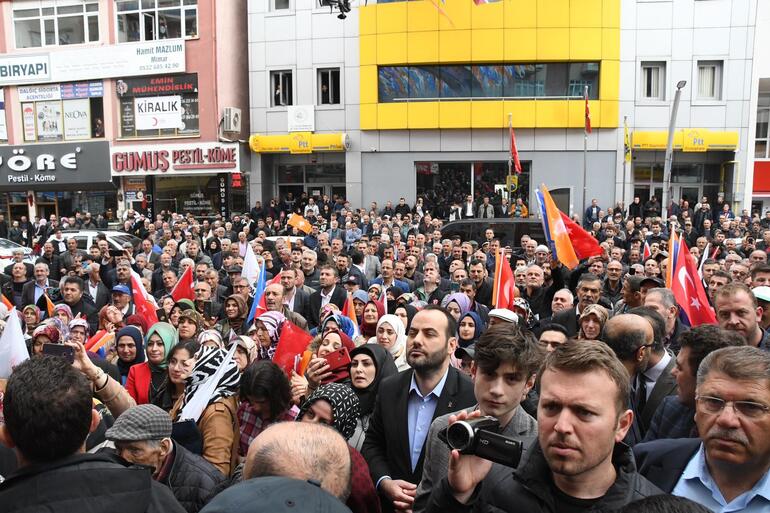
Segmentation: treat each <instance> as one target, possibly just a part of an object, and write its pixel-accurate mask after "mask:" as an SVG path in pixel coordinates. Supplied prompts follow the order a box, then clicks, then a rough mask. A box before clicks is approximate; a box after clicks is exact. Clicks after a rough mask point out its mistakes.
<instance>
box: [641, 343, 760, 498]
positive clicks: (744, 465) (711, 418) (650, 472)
mask: <svg viewBox="0 0 770 513" xmlns="http://www.w3.org/2000/svg"><path fill="white" fill-rule="evenodd" d="M768 377H770V354H768V353H767V351H764V350H762V349H759V348H756V347H748V346H741V347H725V348H722V349H718V350H716V351H714V352H712V353H710V354H709V355H708V356H706V358H705V359H704V360H703V361H702V362H701V364H700V366H699V367H698V376H697V385H696V389H695V424H696V426H697V429H698V433H699V434H700V438H679V439H670V440H656V441H654V442H649V443H645V444H640V445H638V446H637V447H636V448H635V449H634V451H635V454H636V458H637V461H638V462H639V472H640V473H641V474H643V475H644V476H646V477H647V478H648V479H649V480H650V481H652V482H653V483H655V484H656V485H657V486H658V487H660V488H661V489H662V490H663V491H665V492H668V493H671V494H673V495H677V496H679V497H685V498H687V499H690V500H692V501H695V502H697V503H700V504H702V505H703V506H706V507H707V508H708V509H710V510H711V511H742V512H746V513H752V512H760V511H768V510H769V509H770V499H769V498H768V497H770V479H768V476H769V475H770V474H769V472H768V469H769V468H770V437H768V436H767V433H768V430H769V429H770V414H769V413H770V381H769V380H768Z"/></svg>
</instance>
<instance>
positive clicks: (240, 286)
mask: <svg viewBox="0 0 770 513" xmlns="http://www.w3.org/2000/svg"><path fill="white" fill-rule="evenodd" d="M245 288H246V285H233V290H235V289H245Z"/></svg>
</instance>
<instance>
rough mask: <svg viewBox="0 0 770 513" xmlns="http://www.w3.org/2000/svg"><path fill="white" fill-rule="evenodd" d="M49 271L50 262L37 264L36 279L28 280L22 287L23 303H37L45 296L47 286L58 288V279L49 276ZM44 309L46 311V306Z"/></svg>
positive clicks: (25, 304)
mask: <svg viewBox="0 0 770 513" xmlns="http://www.w3.org/2000/svg"><path fill="white" fill-rule="evenodd" d="M49 272H50V270H49V269H48V264H45V263H43V262H38V263H37V264H35V271H34V273H35V279H34V280H31V281H28V282H27V283H25V284H24V286H23V287H22V288H21V304H22V305H24V306H27V305H36V304H37V302H38V300H39V299H40V298H42V297H43V294H44V293H45V292H46V289H47V288H49V287H52V288H56V287H58V286H59V282H58V281H56V280H51V279H49V278H48V274H49ZM43 311H45V308H43Z"/></svg>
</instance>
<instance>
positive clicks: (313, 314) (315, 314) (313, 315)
mask: <svg viewBox="0 0 770 513" xmlns="http://www.w3.org/2000/svg"><path fill="white" fill-rule="evenodd" d="M347 298H348V294H347V292H345V289H344V288H343V287H341V286H339V285H335V286H334V290H333V291H332V299H331V301H330V302H331V303H334V304H335V305H337V306H338V307H339V309H340V310H342V308H343V307H344V306H345V300H346V299H347ZM320 313H321V290H320V289H319V290H317V291H315V292H314V293H313V295H311V296H310V311H309V312H308V316H303V317H305V319H307V323H308V326H309V327H310V328H311V329H312V328H315V327H317V326H318V324H319V323H320V322H321V319H320V317H321V316H320Z"/></svg>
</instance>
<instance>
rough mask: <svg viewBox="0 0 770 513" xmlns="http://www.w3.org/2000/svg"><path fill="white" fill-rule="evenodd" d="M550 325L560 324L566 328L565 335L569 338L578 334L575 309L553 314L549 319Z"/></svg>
mask: <svg viewBox="0 0 770 513" xmlns="http://www.w3.org/2000/svg"><path fill="white" fill-rule="evenodd" d="M551 323H556V324H561V325H562V326H564V327H565V328H567V334H568V335H569V336H570V337H574V336H575V335H577V332H578V323H577V307H572V308H570V309H569V310H562V311H561V312H557V313H555V314H554V315H553V316H552V317H551Z"/></svg>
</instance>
